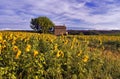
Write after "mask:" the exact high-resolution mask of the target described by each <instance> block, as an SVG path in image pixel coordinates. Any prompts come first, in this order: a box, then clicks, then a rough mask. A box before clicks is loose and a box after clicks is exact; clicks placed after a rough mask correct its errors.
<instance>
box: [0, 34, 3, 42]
mask: <svg viewBox="0 0 120 79" xmlns="http://www.w3.org/2000/svg"><path fill="white" fill-rule="evenodd" d="M2 39H3V38H2V35H0V43H1V42H2Z"/></svg>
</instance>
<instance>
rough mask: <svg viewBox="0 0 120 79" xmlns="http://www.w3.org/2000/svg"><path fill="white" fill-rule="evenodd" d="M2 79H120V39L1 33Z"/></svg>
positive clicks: (0, 73) (113, 37)
mask: <svg viewBox="0 0 120 79" xmlns="http://www.w3.org/2000/svg"><path fill="white" fill-rule="evenodd" d="M0 79H120V36H105V35H98V36H96V35H91V36H87V35H66V36H64V35H62V36H55V35H52V34H39V33H28V32H9V31H1V32H0Z"/></svg>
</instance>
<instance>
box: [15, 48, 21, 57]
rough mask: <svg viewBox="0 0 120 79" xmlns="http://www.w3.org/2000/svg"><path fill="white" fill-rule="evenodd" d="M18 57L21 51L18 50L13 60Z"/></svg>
mask: <svg viewBox="0 0 120 79" xmlns="http://www.w3.org/2000/svg"><path fill="white" fill-rule="evenodd" d="M20 55H21V51H20V50H18V52H17V54H16V56H15V58H16V59H17V58H18V57H19V56H20Z"/></svg>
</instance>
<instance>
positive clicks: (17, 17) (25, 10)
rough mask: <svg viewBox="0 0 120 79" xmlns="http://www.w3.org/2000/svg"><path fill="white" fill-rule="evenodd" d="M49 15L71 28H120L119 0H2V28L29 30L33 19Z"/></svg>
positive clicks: (56, 22)
mask: <svg viewBox="0 0 120 79" xmlns="http://www.w3.org/2000/svg"><path fill="white" fill-rule="evenodd" d="M38 16H47V17H49V18H50V19H51V20H52V21H53V22H54V23H55V24H56V25H64V24H65V25H66V26H67V28H72V29H75V28H77V29H94V30H96V29H97V30H111V29H112V30H113V29H114V30H120V0H2V1H1V2H0V29H1V30H5V29H22V30H23V29H24V30H30V29H31V28H30V27H29V26H30V20H31V18H35V17H38Z"/></svg>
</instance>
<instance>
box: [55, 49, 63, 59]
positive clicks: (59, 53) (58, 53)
mask: <svg viewBox="0 0 120 79" xmlns="http://www.w3.org/2000/svg"><path fill="white" fill-rule="evenodd" d="M60 56H62V57H64V53H63V52H62V51H61V50H59V51H58V52H57V55H56V57H57V58H58V57H60Z"/></svg>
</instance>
